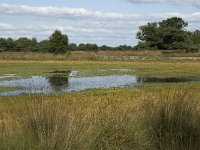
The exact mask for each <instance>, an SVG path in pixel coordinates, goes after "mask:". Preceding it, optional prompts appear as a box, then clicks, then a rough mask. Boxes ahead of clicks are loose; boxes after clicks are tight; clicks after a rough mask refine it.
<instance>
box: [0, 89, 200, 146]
mask: <svg viewBox="0 0 200 150" xmlns="http://www.w3.org/2000/svg"><path fill="white" fill-rule="evenodd" d="M94 95H95V94H94ZM135 96H136V97H135V98H133V99H132V100H131V99H127V100H125V99H117V97H116V96H113V97H114V98H112V97H108V96H105V97H104V98H101V97H99V96H96V95H95V96H92V97H89V95H87V96H86V97H85V99H81V101H79V100H76V99H75V98H74V97H71V98H72V99H70V100H69V99H66V97H65V96H63V98H61V96H60V97H59V98H61V99H58V97H55V98H52V97H51V98H50V97H49V96H46V97H40V96H33V97H32V96H30V97H28V98H27V100H26V101H24V102H23V105H22V106H21V107H20V110H18V111H17V110H9V108H8V109H7V110H9V111H10V112H5V110H6V109H4V110H3V109H2V112H3V114H2V113H1V114H0V120H1V121H0V143H1V144H0V149H37V150H40V149H41V150H53V149H84V150H85V149H88V150H90V149H91V150H92V149H95V150H96V149H131V150H132V149H136V150H146V149H148V150H149V149H152V150H156V149H158V150H198V149H199V147H200V112H199V106H200V105H199V101H198V99H199V94H195V93H194V92H192V91H191V90H188V91H187V90H186V89H184V90H174V89H173V90H172V89H171V90H166V89H165V90H162V91H156V92H155V93H154V92H141V94H135ZM29 98H30V99H29ZM86 99H89V100H86ZM0 106H1V107H0V110H1V108H2V105H0Z"/></svg>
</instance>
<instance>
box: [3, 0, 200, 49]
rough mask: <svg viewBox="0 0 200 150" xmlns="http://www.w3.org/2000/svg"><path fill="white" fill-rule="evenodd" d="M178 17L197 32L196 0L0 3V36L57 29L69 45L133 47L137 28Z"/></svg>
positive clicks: (42, 34) (43, 35) (41, 35)
mask: <svg viewBox="0 0 200 150" xmlns="http://www.w3.org/2000/svg"><path fill="white" fill-rule="evenodd" d="M172 16H179V17H182V18H183V19H184V20H185V21H187V22H189V27H188V28H187V30H195V29H200V26H199V23H200V1H199V0H42V1H39V0H1V1H0V18H1V19H0V36H1V37H13V38H18V37H29V38H31V37H37V39H38V40H43V39H47V38H48V37H49V36H50V34H51V33H52V32H53V31H54V30H56V29H59V30H61V31H62V32H63V33H65V34H67V35H68V37H69V40H70V43H77V44H79V43H97V44H98V45H104V44H105V45H110V46H117V45H122V44H126V45H132V46H133V45H135V44H136V43H137V39H136V38H135V34H136V32H137V31H138V26H140V25H143V24H146V23H147V22H153V21H161V20H163V19H166V18H169V17H172Z"/></svg>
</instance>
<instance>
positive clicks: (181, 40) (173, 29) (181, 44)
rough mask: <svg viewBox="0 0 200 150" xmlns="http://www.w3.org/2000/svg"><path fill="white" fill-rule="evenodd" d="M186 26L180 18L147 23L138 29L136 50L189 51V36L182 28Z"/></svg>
mask: <svg viewBox="0 0 200 150" xmlns="http://www.w3.org/2000/svg"><path fill="white" fill-rule="evenodd" d="M187 26H188V23H187V22H185V21H184V20H183V19H182V18H178V17H172V18H169V19H167V20H163V21H161V22H158V23H157V22H153V23H148V24H147V25H143V26H140V27H139V31H138V33H137V35H136V37H137V39H139V40H140V41H139V43H138V46H137V47H136V48H138V49H140V47H147V46H149V48H150V49H155V48H157V49H162V50H165V49H166V50H170V49H184V50H185V49H186V50H187V49H190V47H191V36H190V34H189V32H187V31H185V30H184V28H185V27H187Z"/></svg>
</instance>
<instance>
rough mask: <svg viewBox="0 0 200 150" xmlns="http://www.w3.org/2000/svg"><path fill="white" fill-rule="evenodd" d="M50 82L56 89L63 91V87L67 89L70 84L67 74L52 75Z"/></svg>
mask: <svg viewBox="0 0 200 150" xmlns="http://www.w3.org/2000/svg"><path fill="white" fill-rule="evenodd" d="M48 82H49V84H50V86H51V87H52V88H53V89H54V90H55V91H61V90H62V89H66V88H67V87H68V85H69V77H68V76H67V75H65V76H63V75H57V74H56V75H52V76H50V77H49V78H48Z"/></svg>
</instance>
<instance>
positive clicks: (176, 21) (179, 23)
mask: <svg viewBox="0 0 200 150" xmlns="http://www.w3.org/2000/svg"><path fill="white" fill-rule="evenodd" d="M158 24H159V27H160V28H174V29H178V30H182V29H183V28H184V27H187V26H188V23H187V22H185V21H184V20H183V19H182V18H179V17H172V18H168V19H167V20H163V21H161V22H159V23H158Z"/></svg>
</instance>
